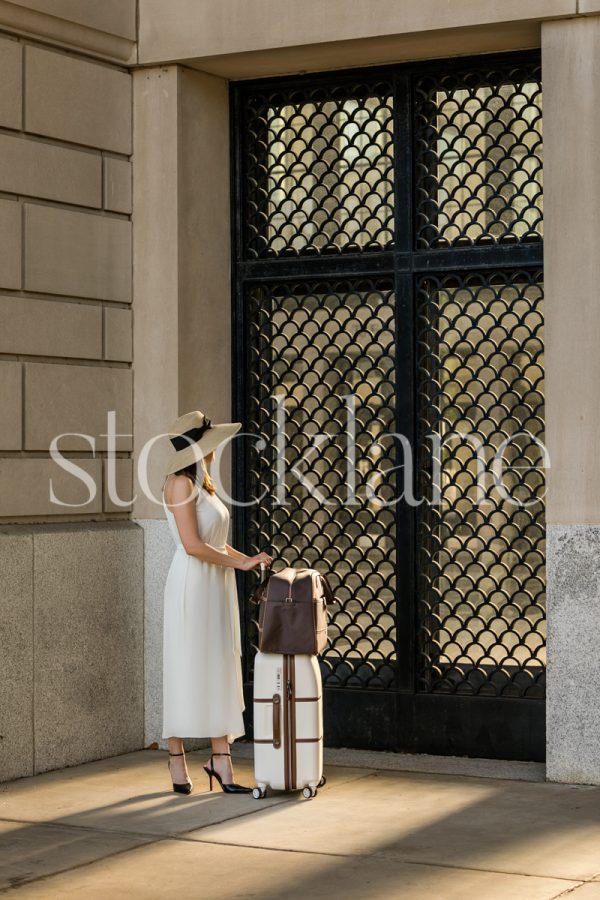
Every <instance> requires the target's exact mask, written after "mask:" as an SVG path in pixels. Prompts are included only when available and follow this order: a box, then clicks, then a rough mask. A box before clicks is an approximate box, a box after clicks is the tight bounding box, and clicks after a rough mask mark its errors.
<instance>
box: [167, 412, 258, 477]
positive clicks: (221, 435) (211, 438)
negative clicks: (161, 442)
mask: <svg viewBox="0 0 600 900" xmlns="http://www.w3.org/2000/svg"><path fill="white" fill-rule="evenodd" d="M241 427H242V423H241V422H224V423H222V424H220V425H213V426H212V427H211V428H210V429H209V430H208V431H207V432H206V434H204V435H203V437H202V438H201V439H200V440H199V441H197V442H196V443H194V444H190V445H189V447H184V448H183V450H176V451H175V452H174V453H173V454H172V456H171V458H170V459H169V462H168V463H167V465H166V467H165V469H164V472H163V474H164V476H165V478H166V477H167V475H172V473H173V472H177V471H178V470H179V469H185V467H186V466H191V465H192V463H195V462H199V461H200V460H201V459H202V458H203V457H204V456H208V454H209V453H211V452H212V451H213V450H216V448H217V447H218V446H219V445H220V444H222V443H223V441H226V440H228V438H231V437H233V435H234V434H237V432H238V431H239V430H240V428H241Z"/></svg>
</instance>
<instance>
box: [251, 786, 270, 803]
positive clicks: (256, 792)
mask: <svg viewBox="0 0 600 900" xmlns="http://www.w3.org/2000/svg"><path fill="white" fill-rule="evenodd" d="M252 796H253V797H254V799H255V800H262V798H263V797H266V796H267V790H266V788H260V787H255V788H252Z"/></svg>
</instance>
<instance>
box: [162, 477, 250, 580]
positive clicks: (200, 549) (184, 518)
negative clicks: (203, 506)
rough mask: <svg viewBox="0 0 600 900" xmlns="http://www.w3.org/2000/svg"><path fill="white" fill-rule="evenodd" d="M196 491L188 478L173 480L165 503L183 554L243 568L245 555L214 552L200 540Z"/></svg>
mask: <svg viewBox="0 0 600 900" xmlns="http://www.w3.org/2000/svg"><path fill="white" fill-rule="evenodd" d="M196 491H197V488H195V487H193V486H192V484H191V482H190V480H189V478H187V477H186V476H185V475H178V476H176V477H175V478H173V480H172V485H171V492H170V498H171V503H167V506H168V507H169V509H170V510H171V512H172V513H173V515H174V516H175V522H176V523H177V530H178V531H179V537H180V538H181V543H182V544H183V546H184V549H185V552H186V553H188V554H189V556H195V557H196V558H197V559H201V560H202V561H203V562H210V563H216V564H217V565H220V566H229V567H230V568H233V569H241V568H243V566H242V565H240V563H242V562H243V561H246V560H249V559H250V557H249V556H246V555H245V553H240V554H237V551H236V554H237V555H230V554H229V552H227V553H224V552H223V551H222V550H216V549H215V548H214V547H211V546H210V544H207V543H206V542H205V541H203V540H201V538H200V535H199V534H198V520H197V519H196V497H197V494H196Z"/></svg>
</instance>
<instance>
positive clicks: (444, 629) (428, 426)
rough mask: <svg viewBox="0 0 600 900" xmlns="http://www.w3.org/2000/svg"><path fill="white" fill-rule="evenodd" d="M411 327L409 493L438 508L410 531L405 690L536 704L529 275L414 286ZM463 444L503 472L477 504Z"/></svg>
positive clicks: (539, 651) (541, 631)
mask: <svg viewBox="0 0 600 900" xmlns="http://www.w3.org/2000/svg"><path fill="white" fill-rule="evenodd" d="M417 318H418V324H417V344H418V371H419V387H418V421H419V428H418V453H419V464H418V472H419V479H420V490H419V493H418V496H427V497H433V496H434V495H435V496H436V498H437V499H439V500H440V501H441V502H440V503H439V504H427V505H424V508H423V510H422V512H421V514H420V520H419V527H418V541H417V547H418V551H417V552H418V561H417V583H418V629H419V667H418V668H419V689H420V690H425V691H443V692H447V693H468V694H480V695H483V694H485V695H495V696H501V695H502V696H509V697H517V696H533V697H543V696H544V678H545V645H546V630H545V628H546V617H545V574H544V573H545V520H544V503H543V494H544V488H545V480H544V469H543V467H542V463H543V458H542V454H541V450H540V445H539V444H538V443H536V442H537V441H540V442H542V441H543V439H544V394H543V381H544V369H543V312H542V287H541V272H527V271H521V270H517V271H508V272H501V271H499V272H493V273H486V274H482V273H478V272H472V273H469V274H467V275H464V276H463V277H461V276H459V275H458V274H451V275H447V276H443V275H440V276H438V277H431V276H427V277H424V278H421V279H420V281H419V283H418V285H417ZM429 434H435V435H437V436H438V437H439V439H440V443H439V444H438V445H436V444H434V442H433V441H432V440H431V439H429V438H428V435H429ZM466 434H470V435H471V436H472V437H471V438H470V439H466V438H465V437H464V436H465V435H466ZM473 436H474V437H475V438H477V439H479V440H480V441H481V444H482V445H484V446H485V449H484V450H483V453H484V454H485V462H486V465H487V466H488V469H489V462H490V457H493V455H494V453H497V454H498V458H499V459H500V457H502V459H503V460H504V466H505V473H506V475H505V478H504V482H503V483H504V485H505V487H506V492H505V493H503V492H502V491H498V490H495V489H493V481H492V480H491V478H490V476H489V475H488V477H487V485H488V486H490V485H491V486H492V489H489V490H488V491H487V498H486V501H485V502H484V503H479V502H476V501H478V500H479V497H480V495H478V493H477V490H478V467H477V443H476V442H475V441H474V440H473ZM437 466H439V470H438V469H437V468H436V467H437ZM436 471H439V472H440V473H441V477H439V478H437V485H438V489H439V494H436V493H435V490H434V472H436ZM511 498H513V499H518V500H519V501H520V504H522V505H517V504H516V503H514V502H513V499H511Z"/></svg>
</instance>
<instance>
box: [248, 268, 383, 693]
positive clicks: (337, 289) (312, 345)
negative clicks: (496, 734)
mask: <svg viewBox="0 0 600 900" xmlns="http://www.w3.org/2000/svg"><path fill="white" fill-rule="evenodd" d="M392 287H393V282H392V279H391V278H377V279H357V280H349V279H343V280H335V281H326V282H325V281H319V282H311V283H293V284H288V285H284V284H273V285H270V286H269V287H266V286H257V287H254V288H251V289H250V290H249V291H248V294H247V299H246V321H247V323H248V329H249V336H250V340H249V348H250V354H251V356H250V359H249V372H250V377H251V382H250V390H249V392H248V402H249V406H248V408H247V416H248V421H251V422H252V423H253V426H254V429H255V431H253V433H254V434H255V437H256V438H260V439H262V441H264V446H261V441H259V440H253V442H252V445H251V446H249V447H248V466H249V482H250V483H251V484H252V485H253V489H254V492H255V495H256V496H257V497H259V496H262V495H263V494H264V498H265V499H264V500H262V501H261V502H260V503H259V504H258V505H256V506H254V507H253V514H252V517H251V518H252V525H253V527H252V530H251V535H250V539H251V542H250V547H249V550H248V552H249V553H257V552H259V549H263V548H264V547H272V552H273V555H274V557H275V566H274V568H275V569H278V568H281V567H282V566H283V565H287V566H310V567H312V568H316V569H318V570H319V571H322V572H327V573H328V575H329V578H330V582H331V586H332V588H333V590H334V591H335V595H336V600H337V601H338V603H337V604H336V605H335V606H334V607H332V615H331V618H330V625H329V638H330V641H329V647H328V649H327V650H326V651H325V653H324V654H323V656H322V657H321V667H322V673H323V680H324V683H326V684H327V685H329V686H332V687H339V686H342V685H344V686H348V687H368V688H374V689H377V688H389V687H391V686H392V685H393V681H394V672H395V659H396V627H395V616H396V552H397V548H396V540H395V535H396V530H395V508H394V506H393V505H388V506H381V505H378V503H377V500H378V499H381V500H383V501H384V502H385V501H391V500H392V499H393V498H394V496H395V495H396V472H395V471H394V470H393V468H392V467H393V466H394V465H395V464H396V461H395V453H396V450H395V447H394V441H393V440H390V439H386V437H385V436H386V434H387V433H388V432H393V431H395V427H394V417H395V396H396V379H395V359H394V357H395V344H396V341H395V331H394V328H395V325H394V320H395V312H394V294H393V290H392ZM279 394H281V395H283V396H284V397H285V450H284V456H285V471H286V472H287V473H288V475H287V478H286V482H285V501H286V505H283V503H281V505H280V504H278V502H275V503H273V500H272V498H273V497H278V496H279V497H280V499H281V500H283V499H284V498H283V496H281V495H278V490H277V458H276V455H275V453H274V447H276V446H278V438H277V432H276V431H275V430H274V427H273V423H274V422H276V420H277V411H276V408H275V406H276V404H275V402H274V401H273V400H271V399H270V398H271V397H272V396H276V395H279ZM348 394H352V395H354V396H355V397H356V403H355V405H354V410H355V414H356V418H355V420H354V432H355V448H356V449H355V452H356V459H357V473H356V481H355V484H354V491H355V493H356V496H357V501H358V502H357V503H356V504H355V505H346V503H345V501H347V500H348V499H350V498H351V495H350V491H351V489H352V487H351V484H350V483H349V480H348V462H347V456H346V454H347V448H348V438H347V427H348V422H349V421H352V418H351V416H350V412H351V406H350V405H349V403H348V401H347V399H346V395H348ZM320 434H326V435H327V438H326V440H324V441H323V442H322V443H320V444H319V443H318V435H320ZM299 475H301V476H302V478H303V479H304V481H302V480H300V478H299V477H298V476H299ZM368 485H371V487H372V494H373V496H372V498H371V499H366V500H364V499H363V498H364V497H365V495H366V493H367V489H368ZM317 492H319V493H317ZM255 614H256V610H255V608H254V607H252V606H251V607H250V609H249V610H248V612H247V615H248V619H247V627H248V631H247V634H248V636H249V640H250V641H251V643H252V646H253V647H254V648H255V649H256V645H257V631H256V620H255V619H254V618H252V616H253V615H255ZM252 663H253V660H252Z"/></svg>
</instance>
